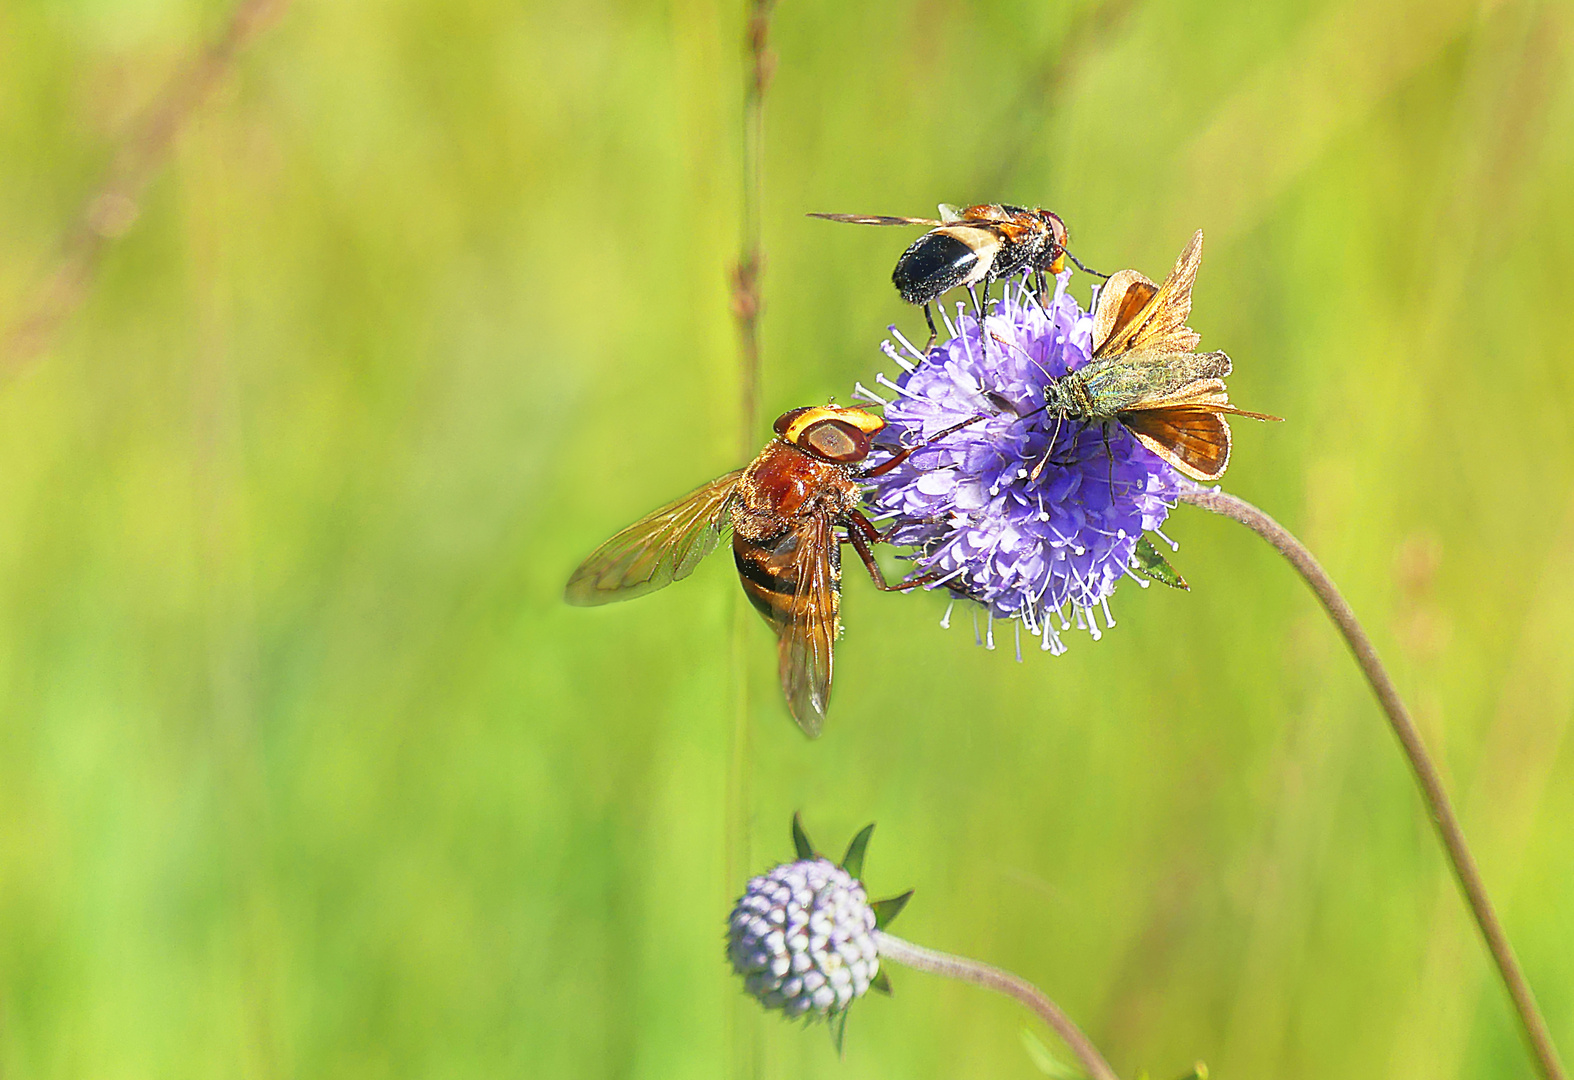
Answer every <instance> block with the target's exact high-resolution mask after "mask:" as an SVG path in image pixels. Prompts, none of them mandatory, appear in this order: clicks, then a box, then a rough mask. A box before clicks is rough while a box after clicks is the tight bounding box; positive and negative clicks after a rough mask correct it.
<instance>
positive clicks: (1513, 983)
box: [1181, 488, 1567, 1080]
mask: <svg viewBox="0 0 1574 1080" xmlns="http://www.w3.org/2000/svg"><path fill="white" fill-rule="evenodd" d="M1181 501H1182V502H1188V503H1190V504H1191V505H1193V506H1200V507H1201V508H1202V509H1204V510H1211V511H1213V512H1214V513H1215V514H1223V515H1224V516H1225V517H1227V518H1231V519H1233V520H1235V521H1238V522H1240V523H1241V524H1242V525H1245V526H1246V527H1247V528H1248V529H1251V530H1252V531H1253V532H1255V533H1256V534H1257V535H1258V536H1261V537H1262V538H1263V539H1264V540H1266V541H1268V543H1270V544H1272V545H1273V546H1274V548H1276V549H1277V550H1278V552H1279V554H1281V555H1283V556H1284V557H1285V558H1286V559H1287V560H1289V562H1290V565H1291V566H1294V567H1295V569H1296V571H1297V572H1298V573H1299V574H1300V575H1301V577H1302V578H1304V579H1305V581H1306V583H1307V584H1308V585H1310V586H1311V588H1312V591H1313V592H1314V593H1316V594H1317V599H1318V600H1320V601H1322V605H1323V608H1324V610H1326V611H1327V612H1328V616H1329V618H1331V619H1333V621H1334V625H1335V626H1337V627H1338V628H1339V632H1340V633H1341V634H1343V635H1344V639H1345V643H1346V644H1348V645H1349V646H1350V651H1351V652H1352V653H1354V654H1355V661H1356V663H1357V664H1359V665H1360V667H1361V671H1362V673H1363V674H1364V675H1365V676H1366V681H1367V682H1369V683H1370V684H1371V685H1372V692H1373V693H1374V694H1376V695H1377V702H1378V704H1379V705H1381V706H1382V708H1383V712H1384V713H1385V714H1386V715H1387V717H1388V723H1389V726H1390V727H1392V728H1393V729H1394V735H1395V736H1397V737H1398V739H1399V746H1400V748H1401V749H1403V750H1404V753H1405V758H1406V759H1407V760H1408V761H1409V762H1410V768H1411V771H1413V772H1414V773H1415V778H1416V783H1417V784H1419V785H1420V787H1421V798H1422V799H1423V800H1424V801H1425V802H1426V806H1427V811H1428V812H1429V813H1430V814H1431V817H1432V823H1433V824H1434V825H1436V826H1437V835H1438V838H1439V839H1441V840H1442V841H1443V849H1444V850H1445V851H1446V852H1447V853H1448V861H1449V865H1450V866H1452V867H1453V870H1454V877H1455V879H1456V880H1457V881H1458V882H1459V888H1460V891H1462V892H1463V893H1464V894H1465V904H1466V906H1468V907H1469V908H1470V914H1471V916H1472V917H1473V918H1474V919H1475V921H1476V926H1477V927H1479V928H1480V930H1481V936H1482V937H1483V938H1485V939H1486V944H1487V950H1488V951H1489V952H1490V953H1491V954H1492V960H1493V962H1494V963H1495V964H1496V965H1497V970H1498V975H1499V977H1500V978H1501V979H1502V980H1503V986H1504V988H1505V989H1507V990H1508V996H1509V997H1510V998H1511V999H1512V1000H1513V1003H1514V1011H1515V1012H1516V1013H1517V1014H1518V1016H1519V1022H1520V1025H1521V1026H1522V1027H1523V1028H1524V1032H1525V1040H1526V1042H1528V1043H1529V1044H1530V1050H1531V1054H1532V1055H1533V1056H1534V1057H1535V1059H1536V1064H1537V1066H1538V1067H1539V1068H1540V1071H1541V1075H1542V1076H1543V1077H1545V1078H1546V1080H1567V1074H1566V1073H1565V1072H1564V1071H1563V1065H1562V1063H1561V1062H1560V1061H1559V1060H1558V1052H1557V1048H1556V1047H1555V1046H1553V1044H1552V1036H1551V1034H1550V1033H1549V1032H1548V1031H1547V1022H1546V1021H1545V1020H1544V1019H1543V1018H1542V1016H1541V1010H1540V1009H1539V1008H1537V1006H1536V997H1535V995H1534V994H1533V993H1531V990H1530V984H1529V983H1528V982H1527V981H1526V980H1525V973H1524V972H1523V971H1522V970H1520V966H1519V961H1518V960H1517V959H1515V957H1514V950H1513V948H1512V947H1510V945H1509V943H1508V935H1507V934H1505V933H1504V932H1503V926H1502V924H1501V923H1499V922H1498V918H1497V913H1496V912H1494V911H1493V909H1492V901H1491V899H1490V898H1488V896H1487V888H1486V885H1485V884H1484V883H1483V882H1482V880H1481V871H1480V870H1479V869H1477V867H1476V860H1475V858H1474V856H1472V855H1471V854H1470V847H1469V845H1467V844H1466V843H1465V834H1464V830H1462V829H1461V828H1460V827H1459V819H1458V818H1456V817H1455V816H1454V808H1453V806H1452V804H1451V803H1450V802H1449V799H1448V792H1447V791H1445V790H1444V789H1443V780H1442V777H1440V776H1439V775H1438V772H1437V766H1436V765H1434V764H1433V763H1432V758H1431V756H1430V755H1428V753H1427V750H1426V744H1425V743H1424V742H1422V741H1421V733H1420V732H1419V731H1417V730H1416V726H1415V723H1414V722H1413V721H1412V720H1411V719H1410V713H1409V712H1408V711H1407V710H1406V709H1405V703H1404V702H1403V701H1401V700H1400V699H1399V691H1398V690H1396V689H1394V684H1393V680H1392V679H1390V678H1389V677H1388V672H1387V670H1386V669H1385V668H1384V667H1383V662H1382V661H1381V660H1379V659H1378V658H1377V650H1376V649H1375V648H1373V647H1372V639H1371V638H1369V637H1367V636H1366V631H1365V630H1363V629H1361V624H1360V623H1359V622H1357V621H1356V618H1355V612H1353V611H1352V610H1350V605H1349V604H1348V603H1346V602H1345V598H1344V597H1343V596H1341V595H1340V594H1339V589H1338V588H1337V587H1336V586H1335V585H1334V583H1333V580H1332V579H1331V578H1330V577H1329V576H1328V575H1327V573H1325V572H1324V571H1323V568H1322V567H1321V566H1319V565H1318V564H1317V560H1316V559H1315V558H1313V557H1312V553H1311V552H1310V551H1308V550H1307V549H1306V546H1305V545H1304V544H1302V543H1301V542H1300V541H1299V540H1297V539H1296V538H1295V537H1294V536H1292V535H1291V534H1290V533H1289V532H1288V531H1287V530H1286V529H1285V528H1284V526H1282V525H1280V524H1279V523H1278V522H1277V521H1275V520H1274V519H1273V518H1271V517H1269V516H1268V515H1267V514H1265V513H1263V512H1262V511H1261V510H1259V509H1257V508H1256V507H1255V506H1253V505H1252V504H1251V503H1249V502H1246V501H1245V500H1244V499H1238V498H1236V497H1235V496H1234V495H1229V494H1226V493H1225V492H1222V491H1217V490H1209V489H1205V488H1199V489H1192V490H1188V491H1184V492H1182V494H1181Z"/></svg>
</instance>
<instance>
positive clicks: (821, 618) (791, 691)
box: [777, 516, 842, 739]
mask: <svg viewBox="0 0 1574 1080" xmlns="http://www.w3.org/2000/svg"><path fill="white" fill-rule="evenodd" d="M840 553H841V548H840V547H839V546H838V542H837V539H836V535H835V532H834V530H833V529H832V527H831V521H830V519H829V518H827V517H824V516H817V517H815V518H814V520H813V523H812V524H810V525H806V526H804V533H803V535H802V536H800V537H799V540H798V548H797V553H796V555H795V557H794V560H793V561H794V564H795V565H794V571H793V572H794V576H795V579H796V581H797V583H798V585H797V588H796V589H795V590H794V594H793V599H792V605H791V607H790V609H789V610H788V611H787V612H786V613H785V614H786V618H785V620H784V621H783V622H782V624H781V625H780V626H779V627H778V628H777V633H778V634H779V635H780V640H779V642H778V651H779V660H780V663H779V669H780V674H781V680H782V693H783V694H784V695H786V697H787V710H788V711H789V712H791V713H792V718H793V719H794V720H796V721H797V722H798V726H799V727H801V728H803V731H804V734H805V735H808V736H809V737H810V738H811V739H812V738H814V737H815V736H817V735H819V734H820V729H821V727H822V726H823V725H824V724H825V711H826V709H827V707H828V705H829V703H830V697H831V659H832V650H833V648H834V647H835V643H836V638H837V635H839V634H840V633H841V629H842V624H841V619H840V604H841V591H840V590H841V570H840V563H841V559H840Z"/></svg>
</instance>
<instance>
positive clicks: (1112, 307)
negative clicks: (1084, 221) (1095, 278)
mask: <svg viewBox="0 0 1574 1080" xmlns="http://www.w3.org/2000/svg"><path fill="white" fill-rule="evenodd" d="M1201 265H1202V230H1201V229H1198V230H1197V232H1196V233H1195V234H1193V236H1192V238H1191V243H1189V244H1187V245H1186V250H1184V251H1182V252H1181V253H1180V258H1178V259H1176V260H1175V267H1174V269H1172V270H1171V271H1170V274H1169V277H1167V278H1165V279H1164V284H1162V285H1155V284H1154V283H1153V282H1151V281H1149V280H1148V279H1147V278H1145V277H1143V276H1142V275H1141V274H1139V273H1137V271H1135V270H1122V271H1120V272H1119V273H1118V274H1115V275H1113V276H1112V277H1111V278H1110V279H1109V280H1108V281H1107V282H1105V283H1104V287H1103V288H1102V289H1101V290H1100V291H1099V300H1098V304H1097V306H1096V307H1095V308H1094V312H1093V355H1094V356H1095V357H1104V356H1115V355H1118V354H1120V353H1124V352H1132V351H1134V350H1137V349H1155V350H1157V349H1165V350H1169V351H1174V352H1190V351H1191V350H1192V349H1195V348H1196V347H1197V342H1199V341H1200V340H1202V339H1201V336H1200V335H1198V334H1197V333H1196V332H1195V331H1193V330H1190V329H1188V328H1187V326H1186V320H1187V319H1189V318H1190V317H1191V290H1192V287H1193V286H1194V285H1196V283H1197V268H1198V267H1199V266H1201Z"/></svg>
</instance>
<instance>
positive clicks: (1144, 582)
mask: <svg viewBox="0 0 1574 1080" xmlns="http://www.w3.org/2000/svg"><path fill="white" fill-rule="evenodd" d="M1125 574H1126V576H1127V577H1129V578H1130V579H1131V580H1132V581H1135V582H1136V583H1137V584H1138V585H1139V586H1140V587H1142V588H1144V589H1146V588H1147V587H1148V586H1149V585H1152V584H1153V582H1151V581H1149V580H1148V579H1147V578H1145V577H1143V576H1142V575H1140V574H1138V573H1136V572H1135V571H1134V570H1132V569H1131V567H1129V566H1128V567H1126V568H1125Z"/></svg>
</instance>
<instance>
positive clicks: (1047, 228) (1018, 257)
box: [809, 203, 1091, 347]
mask: <svg viewBox="0 0 1574 1080" xmlns="http://www.w3.org/2000/svg"><path fill="white" fill-rule="evenodd" d="M809 216H810V217H817V218H825V219H826V220H828V221H845V222H851V223H853V224H855V225H928V226H931V228H930V230H929V231H928V232H926V233H924V235H922V236H920V237H919V238H918V239H917V240H915V241H913V243H912V244H911V245H910V246H909V247H908V249H907V250H906V251H904V252H902V255H901V257H900V258H899V259H897V260H896V269H895V270H894V271H892V273H891V282H892V284H894V285H895V286H896V289H897V292H899V293H901V295H902V299H903V300H905V301H907V302H908V303H909V304H918V305H921V306H922V307H923V309H924V320H925V321H926V322H927V323H928V324H929V345H930V346H931V347H932V346H933V345H934V341H935V338H936V337H938V336H939V335H938V333H937V331H936V329H935V320H934V315H933V313H932V312H931V311H930V305H931V304H933V303H934V302H935V301H936V300H938V299H939V298H940V296H941V295H942V294H944V293H947V292H949V291H950V290H952V289H955V288H965V289H967V290H968V291H969V293H970V294H971V295H972V297H973V303H974V309H975V311H976V312H977V313H978V315H979V317H980V318H982V317H983V311H984V304H985V303H986V302H987V301H988V300H989V286H990V285H991V284H992V283H994V282H996V281H999V280H1001V279H1002V278H1007V277H1011V276H1013V275H1015V274H1020V273H1031V274H1033V275H1034V278H1035V281H1036V284H1037V287H1038V292H1039V297H1040V299H1041V300H1042V299H1043V298H1044V297H1045V295H1046V293H1047V288H1048V282H1047V281H1046V279H1045V274H1046V273H1048V274H1058V273H1060V271H1061V270H1062V269H1064V267H1065V261H1066V259H1068V258H1070V259H1071V261H1072V262H1074V263H1075V262H1076V259H1075V258H1074V257H1073V256H1071V254H1070V253H1069V252H1068V251H1067V250H1066V243H1067V240H1068V235H1067V232H1066V224H1065V222H1064V221H1062V220H1061V219H1060V215H1058V214H1056V213H1054V212H1053V211H1050V210H1043V209H1029V208H1027V207H1022V206H1008V205H1005V204H1001V203H981V204H979V205H977V206H969V207H967V208H965V209H962V210H958V209H956V208H955V207H951V206H945V205H942V206H941V207H940V217H939V218H938V219H935V218H908V217H880V216H871V215H862V214H810V215H809ZM1077 265H1078V266H1081V265H1082V264H1081V263H1077ZM1083 269H1086V267H1083ZM1089 272H1090V273H1091V271H1089ZM979 286H981V287H982V289H983V294H984V298H983V300H982V301H980V300H979V298H978V293H977V291H976V287H979Z"/></svg>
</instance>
